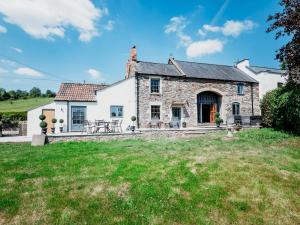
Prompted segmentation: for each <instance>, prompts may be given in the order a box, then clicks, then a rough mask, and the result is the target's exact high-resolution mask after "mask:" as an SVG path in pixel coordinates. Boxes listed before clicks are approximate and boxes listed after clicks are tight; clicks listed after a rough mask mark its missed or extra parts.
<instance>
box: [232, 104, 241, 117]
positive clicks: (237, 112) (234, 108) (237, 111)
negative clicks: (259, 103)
mask: <svg viewBox="0 0 300 225" xmlns="http://www.w3.org/2000/svg"><path fill="white" fill-rule="evenodd" d="M232 115H235V116H237V115H240V103H238V102H234V103H232Z"/></svg>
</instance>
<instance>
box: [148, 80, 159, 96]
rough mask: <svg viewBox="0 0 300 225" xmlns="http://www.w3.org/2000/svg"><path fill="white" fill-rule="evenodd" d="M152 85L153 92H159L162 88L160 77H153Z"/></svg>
mask: <svg viewBox="0 0 300 225" xmlns="http://www.w3.org/2000/svg"><path fill="white" fill-rule="evenodd" d="M150 85H151V87H150V90H151V93H159V89H160V79H151V83H150Z"/></svg>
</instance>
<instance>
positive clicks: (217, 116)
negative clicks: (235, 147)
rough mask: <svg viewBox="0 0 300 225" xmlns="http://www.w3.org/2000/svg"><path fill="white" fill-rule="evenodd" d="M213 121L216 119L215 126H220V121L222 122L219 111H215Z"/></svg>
mask: <svg viewBox="0 0 300 225" xmlns="http://www.w3.org/2000/svg"><path fill="white" fill-rule="evenodd" d="M215 121H216V125H217V127H220V125H221V123H223V119H222V118H221V117H220V113H219V112H216V113H215Z"/></svg>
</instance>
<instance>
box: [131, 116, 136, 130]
mask: <svg viewBox="0 0 300 225" xmlns="http://www.w3.org/2000/svg"><path fill="white" fill-rule="evenodd" d="M131 121H132V126H131V131H132V132H134V131H135V126H134V122H135V121H136V116H132V117H131Z"/></svg>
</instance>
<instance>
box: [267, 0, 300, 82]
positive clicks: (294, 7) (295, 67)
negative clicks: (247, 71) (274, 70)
mask: <svg viewBox="0 0 300 225" xmlns="http://www.w3.org/2000/svg"><path fill="white" fill-rule="evenodd" d="M280 5H281V6H283V7H284V8H283V11H282V12H278V13H275V14H274V15H271V16H269V17H268V20H267V21H268V22H272V24H271V25H270V27H269V28H268V29H267V32H272V31H276V35H275V39H278V38H280V37H285V36H287V37H289V39H290V41H289V42H288V43H287V44H285V45H284V46H282V47H281V48H280V49H279V50H278V51H277V54H276V59H277V60H279V62H280V63H281V64H282V65H284V67H285V68H286V69H287V72H288V75H289V78H290V79H293V80H297V81H298V82H299V81H300V80H299V73H300V1H299V0H281V2H280Z"/></svg>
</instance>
